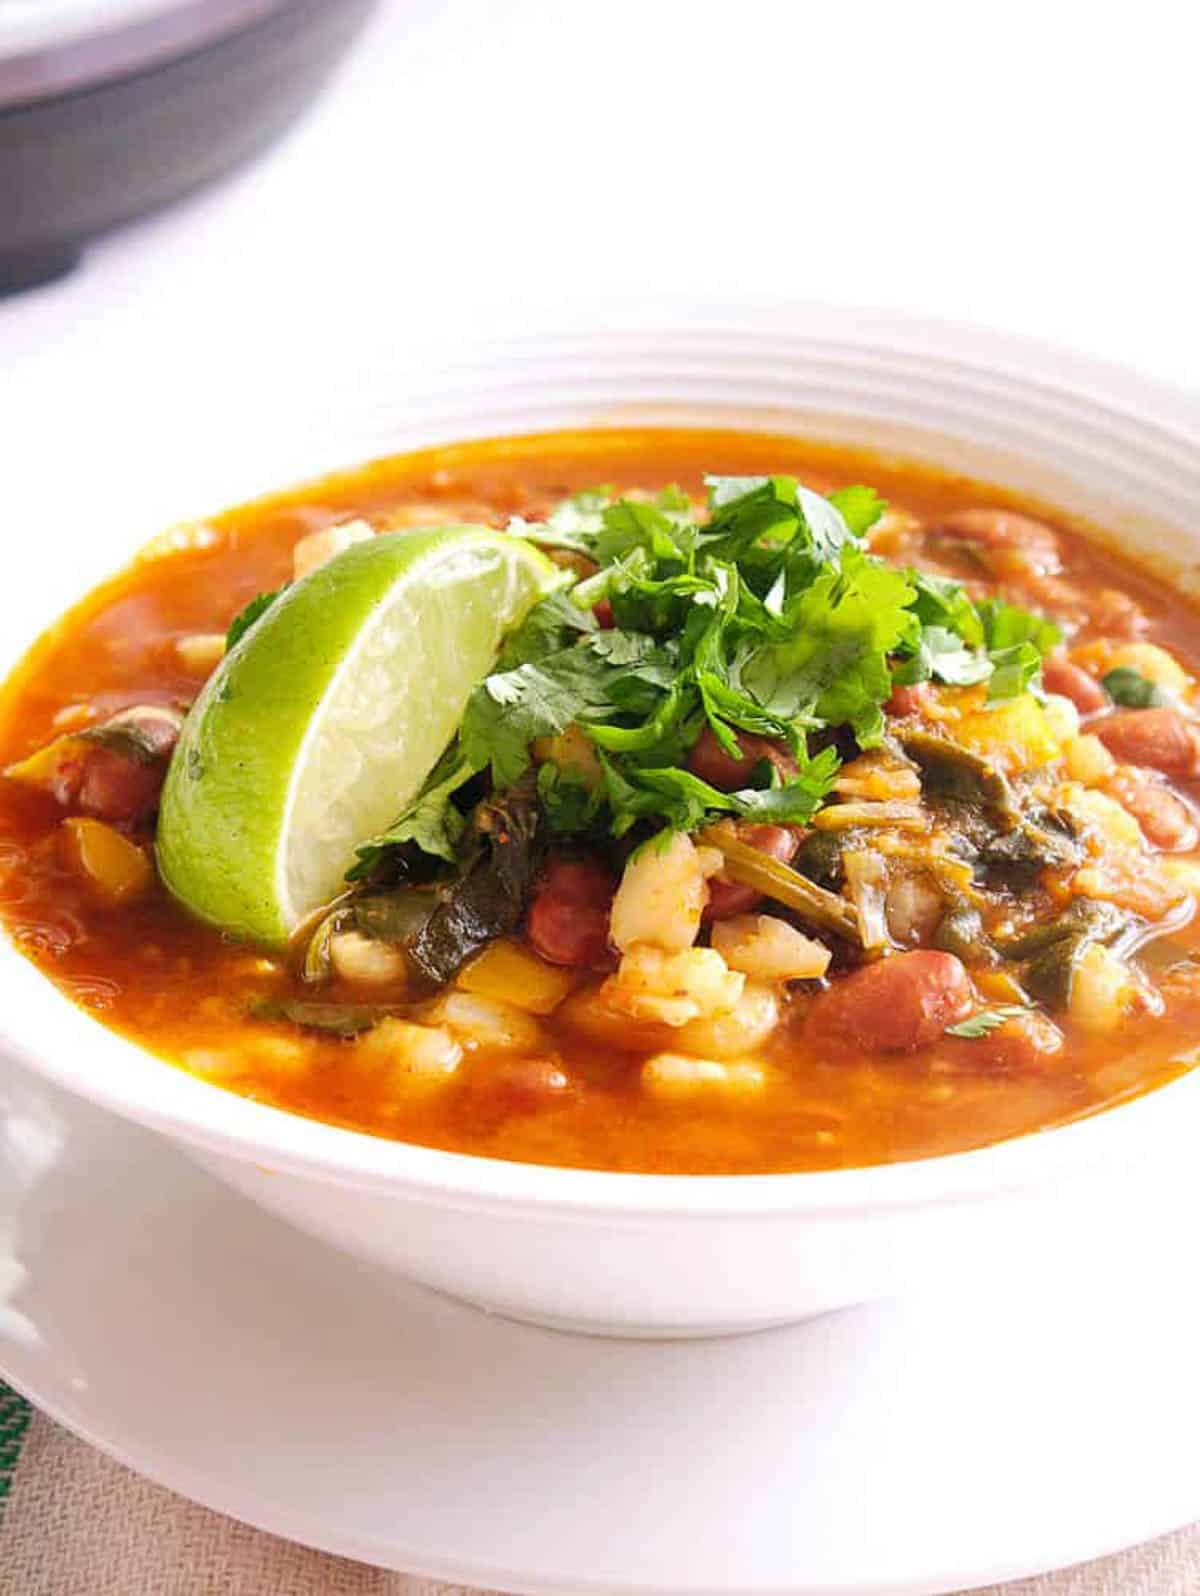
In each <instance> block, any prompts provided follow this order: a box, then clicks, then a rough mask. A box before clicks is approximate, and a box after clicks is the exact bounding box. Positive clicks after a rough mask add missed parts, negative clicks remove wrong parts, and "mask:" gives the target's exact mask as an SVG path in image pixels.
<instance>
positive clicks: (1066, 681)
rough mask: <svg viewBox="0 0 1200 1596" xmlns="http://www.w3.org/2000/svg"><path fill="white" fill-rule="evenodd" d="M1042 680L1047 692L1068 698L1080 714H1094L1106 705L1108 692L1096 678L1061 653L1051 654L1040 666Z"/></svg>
mask: <svg viewBox="0 0 1200 1596" xmlns="http://www.w3.org/2000/svg"><path fill="white" fill-rule="evenodd" d="M1042 680H1043V681H1044V682H1045V684H1046V691H1047V692H1048V693H1061V694H1062V696H1063V697H1064V698H1069V699H1070V700H1071V702H1072V703H1073V704H1074V705H1075V708H1076V709H1077V710H1078V711H1079V713H1080V714H1081V715H1094V714H1095V713H1096V712H1097V710H1101V709H1106V708H1107V707H1108V694H1107V693H1106V692H1105V691H1104V689H1103V687H1101V685H1100V683H1099V682H1098V681H1097V680H1096V678H1095V677H1094V676H1089V675H1088V673H1087V671H1085V670H1084V669H1083V667H1082V665H1076V664H1074V663H1073V661H1071V660H1069V659H1068V658H1067V656H1066V655H1065V654H1063V653H1057V654H1051V656H1050V658H1049V659H1048V660H1047V661H1046V663H1045V665H1044V666H1043V667H1042Z"/></svg>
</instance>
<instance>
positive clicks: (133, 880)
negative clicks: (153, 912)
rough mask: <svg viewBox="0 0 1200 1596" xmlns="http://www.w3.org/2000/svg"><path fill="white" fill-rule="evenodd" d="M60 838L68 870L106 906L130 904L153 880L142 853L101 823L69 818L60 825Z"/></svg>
mask: <svg viewBox="0 0 1200 1596" xmlns="http://www.w3.org/2000/svg"><path fill="white" fill-rule="evenodd" d="M62 836H63V850H64V852H65V854H66V857H67V861H68V863H69V864H70V866H71V868H72V869H74V870H77V871H78V872H79V874H80V875H82V876H84V877H85V878H86V880H87V881H88V883H89V885H90V886H92V887H93V888H94V889H95V891H96V892H97V894H98V895H99V896H100V897H101V898H103V899H104V900H105V901H106V902H107V903H111V904H118V903H129V902H130V901H131V900H132V899H134V898H138V897H140V896H141V895H142V893H144V892H146V891H147V890H148V888H149V886H150V884H151V882H152V881H153V880H154V867H153V865H152V864H151V863H150V860H149V858H148V857H147V855H146V853H145V851H144V850H143V849H141V848H139V847H138V845H137V844H136V843H135V842H130V840H129V838H128V837H123V836H122V835H121V833H120V832H119V831H114V830H113V828H112V826H106V825H105V824H104V822H103V821H102V820H89V819H87V818H85V817H83V816H79V815H76V816H72V817H71V819H69V820H64V821H63V823H62Z"/></svg>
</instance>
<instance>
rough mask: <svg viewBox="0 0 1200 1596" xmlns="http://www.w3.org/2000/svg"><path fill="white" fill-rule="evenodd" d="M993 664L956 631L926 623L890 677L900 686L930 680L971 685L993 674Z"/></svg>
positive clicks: (955, 685) (963, 685) (955, 684)
mask: <svg viewBox="0 0 1200 1596" xmlns="http://www.w3.org/2000/svg"><path fill="white" fill-rule="evenodd" d="M994 670H995V665H994V664H993V662H992V660H991V659H990V658H989V657H988V656H987V655H986V654H984V653H982V652H980V650H978V649H969V648H967V647H966V646H965V644H964V643H963V640H962V638H961V637H959V635H958V634H957V632H952V631H950V630H949V629H948V628H947V627H944V626H926V627H925V628H924V629H923V630H922V632H921V636H920V638H919V640H918V642H917V651H916V653H915V654H914V655H912V657H911V658H910V659H907V660H905V661H904V663H903V664H902V665H900V666H898V667H897V668H896V669H895V670H894V671H893V672H892V680H893V681H894V682H896V683H897V684H899V685H900V686H903V687H911V686H912V685H913V684H914V683H916V682H927V681H930V680H934V681H939V682H945V683H947V684H948V685H949V686H952V687H972V686H974V684H975V683H976V682H984V681H986V680H987V679H988V677H989V676H991V675H992V673H993V671H994Z"/></svg>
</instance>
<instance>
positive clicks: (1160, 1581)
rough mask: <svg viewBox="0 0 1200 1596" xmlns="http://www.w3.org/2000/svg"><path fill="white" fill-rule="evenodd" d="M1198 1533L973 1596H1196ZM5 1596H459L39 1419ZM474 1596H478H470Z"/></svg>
mask: <svg viewBox="0 0 1200 1596" xmlns="http://www.w3.org/2000/svg"><path fill="white" fill-rule="evenodd" d="M1198 1592H1200V1526H1198V1527H1197V1528H1196V1529H1195V1530H1190V1531H1186V1532H1184V1533H1182V1534H1179V1535H1170V1536H1168V1537H1167V1538H1166V1539H1165V1540H1161V1541H1155V1542H1153V1543H1152V1544H1151V1545H1149V1546H1143V1547H1139V1548H1138V1549H1137V1550H1136V1551H1132V1552H1127V1553H1125V1554H1124V1555H1123V1556H1121V1557H1112V1558H1106V1559H1104V1561H1102V1562H1098V1563H1089V1564H1087V1565H1085V1566H1084V1567H1081V1568H1076V1569H1072V1570H1070V1571H1068V1572H1067V1573H1064V1574H1057V1575H1050V1576H1047V1577H1045V1578H1042V1579H1030V1580H1020V1581H1018V1582H1017V1583H1016V1584H1011V1585H1005V1586H1003V1587H1001V1586H989V1587H988V1590H987V1591H986V1592H978V1593H976V1596H1197V1593H1198ZM0 1596H462V1593H460V1592H459V1591H458V1589H457V1588H456V1587H452V1586H449V1585H439V1584H436V1583H432V1582H430V1581H429V1580H421V1579H410V1578H408V1577H407V1576H406V1575H404V1574H387V1573H383V1572H382V1571H381V1570H379V1569H374V1568H367V1567H365V1566H364V1565H363V1564H361V1563H348V1562H346V1561H344V1560H343V1559H342V1558H339V1557H326V1556H324V1555H323V1554H321V1553H319V1552H310V1551H306V1550H305V1549H304V1548H303V1547H300V1546H293V1545H290V1544H289V1543H288V1542H287V1541H280V1540H276V1539H275V1537H274V1536H271V1535H262V1534H260V1533H259V1532H258V1531H257V1530H252V1529H248V1528H247V1527H246V1526H245V1525H244V1524H238V1523H235V1522H234V1520H232V1519H228V1518H222V1517H220V1515H219V1514H216V1513H210V1512H208V1511H207V1510H206V1509H204V1508H202V1507H196V1506H194V1505H193V1504H192V1503H190V1502H185V1501H184V1500H183V1499H182V1498H181V1497H178V1496H174V1495H172V1494H171V1492H169V1491H164V1490H162V1489H161V1488H160V1487H159V1486H157V1485H150V1484H148V1483H147V1482H146V1481H145V1480H142V1479H139V1478H138V1476H137V1475H135V1474H131V1473H130V1472H129V1471H128V1470H127V1469H124V1468H122V1467H121V1466H120V1465H119V1464H117V1463H113V1462H110V1461H109V1459H108V1458H106V1457H104V1456H102V1455H101V1454H100V1453H99V1452H96V1451H93V1449H92V1448H91V1447H89V1446H86V1445H85V1444H84V1443H83V1442H82V1441H78V1440H76V1439H75V1437H74V1436H71V1435H68V1434H67V1433H66V1432H65V1431H64V1430H60V1429H59V1428H58V1427H57V1426H56V1425H53V1424H51V1423H50V1421H49V1420H48V1419H44V1418H42V1417H41V1416H40V1415H38V1416H35V1418H34V1420H33V1423H32V1425H31V1426H30V1429H29V1434H28V1436H27V1437H26V1441H25V1446H24V1449H23V1452H22V1456H21V1462H20V1465H19V1467H18V1469H17V1475H16V1481H15V1484H14V1487H13V1493H12V1495H11V1497H10V1498H9V1503H8V1507H7V1509H6V1512H5V1517H4V1523H3V1529H2V1530H0ZM470 1596H475V1593H470Z"/></svg>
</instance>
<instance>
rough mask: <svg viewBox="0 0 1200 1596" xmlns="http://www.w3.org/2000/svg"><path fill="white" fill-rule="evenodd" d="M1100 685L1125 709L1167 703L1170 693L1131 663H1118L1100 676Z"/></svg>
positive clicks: (1114, 701) (1146, 707) (1144, 707)
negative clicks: (1165, 691) (1136, 669)
mask: <svg viewBox="0 0 1200 1596" xmlns="http://www.w3.org/2000/svg"><path fill="white" fill-rule="evenodd" d="M1100 685H1101V687H1103V689H1104V691H1105V692H1106V693H1107V694H1108V696H1109V697H1110V698H1111V699H1112V701H1113V703H1114V704H1120V705H1122V706H1123V707H1124V708H1125V709H1153V708H1155V707H1156V706H1157V705H1160V704H1169V703H1170V702H1171V698H1170V695H1169V694H1168V693H1164V692H1163V690H1162V688H1161V687H1160V686H1159V685H1158V683H1157V682H1152V681H1150V680H1149V679H1148V678H1147V677H1145V676H1143V675H1142V674H1141V672H1140V671H1135V670H1134V669H1133V667H1132V666H1131V665H1118V666H1116V667H1115V668H1114V669H1113V670H1111V671H1109V672H1108V673H1107V675H1105V676H1102V677H1101V678H1100Z"/></svg>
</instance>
